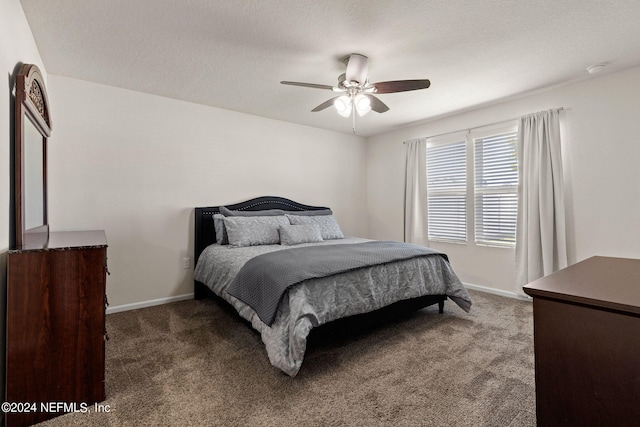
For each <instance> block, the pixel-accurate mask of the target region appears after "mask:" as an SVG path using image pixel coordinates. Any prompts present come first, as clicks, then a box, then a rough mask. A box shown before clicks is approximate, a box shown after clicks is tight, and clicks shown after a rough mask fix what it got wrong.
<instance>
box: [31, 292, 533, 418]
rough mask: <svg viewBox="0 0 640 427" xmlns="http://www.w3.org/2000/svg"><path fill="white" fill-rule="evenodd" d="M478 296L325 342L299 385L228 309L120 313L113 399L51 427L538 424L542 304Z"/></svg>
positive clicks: (112, 356)
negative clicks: (536, 325)
mask: <svg viewBox="0 0 640 427" xmlns="http://www.w3.org/2000/svg"><path fill="white" fill-rule="evenodd" d="M469 293H470V295H471V298H472V300H473V307H472V308H471V312H470V313H465V312H463V311H462V310H461V309H460V308H459V307H457V306H456V305H455V304H454V303H452V302H451V301H447V303H446V304H445V311H444V314H438V312H437V306H432V307H428V308H425V309H422V310H418V311H415V312H412V313H410V314H406V315H403V316H401V317H397V318H395V319H393V320H388V319H387V320H385V322H383V323H382V324H380V325H376V326H373V327H365V328H360V329H356V330H350V331H348V332H347V333H344V331H334V332H333V333H329V334H318V338H317V339H312V340H310V343H309V346H308V349H307V354H306V357H305V361H304V363H303V365H302V369H301V370H300V372H299V374H298V376H296V377H295V378H291V377H289V376H287V375H285V374H283V373H282V372H281V371H279V370H278V369H276V368H274V367H272V366H271V365H270V363H269V360H268V358H267V354H266V351H265V349H264V346H263V344H262V341H261V339H260V336H259V335H258V334H257V333H255V332H254V331H253V330H252V329H250V328H249V327H248V326H247V324H246V323H245V322H244V321H242V320H241V319H240V318H239V316H237V315H236V314H235V313H234V312H232V310H231V309H230V308H229V307H228V306H226V305H223V304H221V303H220V302H219V301H217V300H211V299H207V300H198V301H196V300H191V301H182V302H177V303H172V304H166V305H161V306H156V307H150V308H145V309H140V310H134V311H128V312H122V313H115V314H110V315H108V316H107V331H108V334H109V336H110V338H111V339H110V340H109V341H108V342H107V350H106V357H107V358H106V394H107V399H106V400H105V401H104V402H102V403H101V405H102V406H101V407H98V409H99V410H98V411H96V410H95V408H94V407H93V406H90V409H91V410H90V411H89V412H88V413H81V412H78V413H72V414H66V415H63V416H60V417H57V418H54V419H52V420H49V421H47V422H45V423H42V424H41V425H43V426H153V425H179V426H299V425H305V426H500V427H504V426H535V387H534V359H533V318H532V307H531V303H530V302H527V301H521V300H515V299H510V298H504V297H500V296H497V295H493V294H487V293H482V292H476V291H470V292H469ZM312 337H313V335H312Z"/></svg>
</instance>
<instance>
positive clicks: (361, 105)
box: [354, 94, 371, 117]
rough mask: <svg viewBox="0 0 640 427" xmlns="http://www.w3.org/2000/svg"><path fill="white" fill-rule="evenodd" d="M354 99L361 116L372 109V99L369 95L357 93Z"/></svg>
mask: <svg viewBox="0 0 640 427" xmlns="http://www.w3.org/2000/svg"><path fill="white" fill-rule="evenodd" d="M354 101H355V105H356V111H358V115H359V116H360V117H362V116H364V115H365V114H367V113H368V112H369V111H371V100H370V99H369V97H368V96H366V95H363V94H358V95H356V97H355V100H354Z"/></svg>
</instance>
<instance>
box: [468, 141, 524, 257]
mask: <svg viewBox="0 0 640 427" xmlns="http://www.w3.org/2000/svg"><path fill="white" fill-rule="evenodd" d="M517 139H518V134H517V131H513V132H507V133H502V134H499V135H493V136H488V137H484V138H476V139H474V153H475V155H474V157H475V159H474V169H475V180H474V189H475V197H474V202H475V241H476V243H478V244H484V245H490V246H513V245H515V241H516V217H517V213H518V157H517Z"/></svg>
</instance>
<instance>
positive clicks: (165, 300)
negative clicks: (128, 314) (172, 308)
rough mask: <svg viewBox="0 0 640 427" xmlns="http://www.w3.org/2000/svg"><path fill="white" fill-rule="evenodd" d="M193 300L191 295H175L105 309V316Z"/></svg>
mask: <svg viewBox="0 0 640 427" xmlns="http://www.w3.org/2000/svg"><path fill="white" fill-rule="evenodd" d="M188 299H193V294H192V293H191V294H184V295H176V296H174V297H166V298H158V299H152V300H149V301H142V302H134V303H131V304H123V305H115V306H113V307H109V308H107V314H112V313H119V312H121V311H129V310H137V309H138V308H145V307H153V306H154V305H161V304H169V303H171V302H178V301H186V300H188Z"/></svg>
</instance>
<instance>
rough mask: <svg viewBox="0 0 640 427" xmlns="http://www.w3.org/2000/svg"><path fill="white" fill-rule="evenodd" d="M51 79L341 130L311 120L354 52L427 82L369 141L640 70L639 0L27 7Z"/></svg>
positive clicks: (172, 0)
mask: <svg viewBox="0 0 640 427" xmlns="http://www.w3.org/2000/svg"><path fill="white" fill-rule="evenodd" d="M21 2H22V5H23V8H24V11H25V14H26V16H27V19H28V21H29V24H30V26H31V29H32V31H33V35H34V37H35V40H36V43H37V45H38V48H39V50H40V54H41V56H42V59H43V61H44V64H45V67H46V70H47V72H48V73H49V74H55V75H59V76H66V77H72V78H76V79H81V80H88V81H92V82H97V83H102V84H106V85H111V86H116V87H121V88H126V89H132V90H136V91H141V92H147V93H151V94H157V95H161V96H165V97H169V98H175V99H180V100H185V101H190V102H195V103H199V104H205V105H211V106H214V107H220V108H224V109H228V110H234V111H239V112H243V113H248V114H253V115H257V116H263V117H270V118H273V119H278V120H285V121H289V122H293V123H299V124H304V125H309V126H314V127H318V128H324V129H331V130H335V131H339V132H346V133H350V132H351V120H350V119H345V118H343V117H340V116H338V114H336V112H335V111H334V110H333V109H332V108H328V109H326V110H324V111H321V112H317V113H312V112H311V109H312V108H314V107H315V106H317V105H318V104H320V103H322V102H324V101H325V100H327V99H329V98H330V97H332V96H334V95H333V93H332V92H330V91H324V90H319V89H309V88H303V87H294V86H285V85H281V84H280V81H281V80H293V81H299V82H308V83H319V84H326V85H335V84H336V82H337V78H338V75H339V74H341V73H342V72H344V64H342V63H341V61H340V60H341V59H342V58H344V57H345V56H348V55H349V54H351V53H361V54H363V55H366V56H368V57H369V77H370V79H371V81H372V82H376V81H386V80H401V79H423V78H428V79H430V80H431V87H430V88H429V89H426V90H419V91H414V92H405V93H396V94H385V95H379V97H380V99H381V100H382V101H384V102H385V103H386V104H387V105H388V106H389V107H390V108H391V110H390V111H388V112H386V113H384V114H377V113H375V112H371V113H369V114H368V115H367V116H365V117H363V118H359V119H358V123H357V134H359V135H362V136H370V135H374V134H379V133H383V132H386V131H389V130H391V129H393V128H396V127H400V126H404V125H407V124H410V123H415V122H417V121H423V120H428V119H433V118H435V117H441V116H443V115H448V114H452V113H455V112H459V111H463V110H468V109H472V108H474V107H478V106H481V105H486V104H488V103H492V102H496V101H498V100H501V99H504V98H507V97H512V96H518V95H520V94H523V93H526V92H529V91H533V90H538V89H541V88H545V87H548V86H554V85H558V84H562V83H566V82H569V81H575V80H578V79H583V78H588V77H589V75H588V73H587V72H586V71H585V68H586V67H587V66H589V65H593V64H596V63H606V64H607V68H606V69H605V71H604V72H611V71H617V70H621V69H625V68H630V67H633V66H637V65H640V1H638V0H610V1H605V0H529V1H524V0H523V1H519V0H510V1H509V0H466V1H463V0H433V1H426V0H393V1H391V0H375V1H374V0H337V1H336V0H182V1H178V0H108V1H107V0H49V1H42V0H21Z"/></svg>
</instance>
